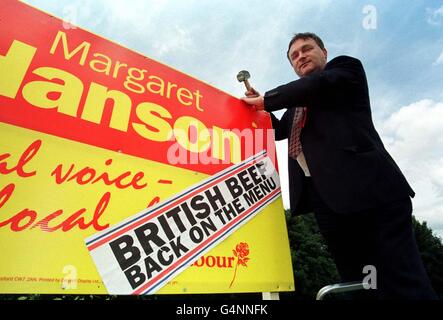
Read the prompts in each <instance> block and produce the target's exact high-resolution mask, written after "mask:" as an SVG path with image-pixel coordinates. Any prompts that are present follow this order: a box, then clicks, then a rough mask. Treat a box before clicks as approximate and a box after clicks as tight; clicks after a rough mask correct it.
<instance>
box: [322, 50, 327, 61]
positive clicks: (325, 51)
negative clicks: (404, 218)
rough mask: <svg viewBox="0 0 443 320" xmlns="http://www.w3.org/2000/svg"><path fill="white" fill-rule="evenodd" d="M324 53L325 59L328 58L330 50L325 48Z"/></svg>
mask: <svg viewBox="0 0 443 320" xmlns="http://www.w3.org/2000/svg"><path fill="white" fill-rule="evenodd" d="M323 53H324V54H325V59H326V60H328V50H326V49H323Z"/></svg>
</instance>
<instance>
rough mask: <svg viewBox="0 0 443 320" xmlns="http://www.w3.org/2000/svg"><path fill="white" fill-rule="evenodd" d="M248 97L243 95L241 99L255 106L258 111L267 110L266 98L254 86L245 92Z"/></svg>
mask: <svg viewBox="0 0 443 320" xmlns="http://www.w3.org/2000/svg"><path fill="white" fill-rule="evenodd" d="M245 95H246V97H242V98H241V100H243V101H244V102H246V103H247V104H249V105H251V106H254V107H255V109H256V110H257V111H262V110H265V100H264V98H263V96H262V95H260V93H259V92H258V91H256V90H255V89H254V88H251V90H250V91H247V92H245Z"/></svg>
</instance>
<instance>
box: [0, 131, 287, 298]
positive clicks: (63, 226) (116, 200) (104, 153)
mask: <svg viewBox="0 0 443 320" xmlns="http://www.w3.org/2000/svg"><path fill="white" fill-rule="evenodd" d="M0 137H1V138H0V250H1V252H2V264H1V265H0V292H3V293H24V292H28V293H34V292H38V293H78V294H82V293H84V294H85V293H87V294H100V293H106V289H105V287H104V285H103V283H102V281H101V278H100V276H99V274H98V272H97V270H96V267H95V265H94V263H93V261H92V259H91V257H90V255H89V253H88V250H87V248H86V246H85V245H84V239H85V238H86V237H88V236H90V235H92V234H94V233H96V232H98V231H102V230H104V229H105V228H107V227H109V226H112V225H114V224H116V223H118V222H120V221H122V220H123V219H125V218H127V217H129V216H131V215H133V214H134V213H137V212H139V211H141V210H143V209H144V208H146V207H148V206H150V205H153V204H155V203H158V202H160V201H162V200H164V199H166V198H168V197H170V196H172V195H174V194H176V193H178V192H180V191H181V190H184V189H186V187H188V186H189V185H193V184H195V183H197V182H198V181H201V180H203V179H204V178H206V177H208V176H207V175H204V174H201V173H197V172H193V171H190V170H186V169H182V168H176V167H174V166H170V165H166V164H161V163H158V162H154V161H150V160H145V159H141V158H137V157H134V156H129V155H126V154H123V153H119V152H112V151H109V150H106V149H101V148H97V147H92V146H89V145H86V144H83V143H80V142H74V141H70V140H67V139H63V138H59V137H56V136H52V135H47V134H43V133H40V132H36V131H33V130H29V129H23V128H19V127H16V126H12V125H8V124H3V123H0ZM140 147H141V148H142V147H143V146H140ZM281 207H282V204H281V198H279V199H278V200H277V201H274V202H273V203H272V204H271V205H269V206H268V207H266V208H265V209H264V210H263V211H262V212H261V213H260V214H259V215H257V217H255V218H254V219H253V220H251V221H250V222H248V223H247V224H246V225H245V226H243V227H241V228H240V229H239V230H238V231H237V232H235V233H234V234H233V235H231V236H230V237H228V238H227V239H226V240H225V241H223V242H222V243H221V244H220V245H218V246H217V247H216V248H214V249H213V250H211V251H210V252H209V253H208V254H206V255H205V256H203V257H201V258H200V259H199V260H197V261H196V262H195V263H194V264H193V265H192V266H191V267H189V268H188V269H187V270H185V271H184V272H183V273H181V274H180V275H179V276H177V277H176V278H174V279H172V280H171V281H170V282H169V283H168V284H167V285H166V286H165V287H163V288H162V289H161V290H160V291H159V292H158V293H210V292H212V293H213V292H248V291H249V292H251V291H289V290H293V280H292V269H291V265H290V260H289V259H287V252H288V250H289V248H288V238H287V233H286V232H281V230H285V229H286V225H285V221H284V216H283V215H282V214H281V212H280V211H281ZM196 280H198V281H196Z"/></svg>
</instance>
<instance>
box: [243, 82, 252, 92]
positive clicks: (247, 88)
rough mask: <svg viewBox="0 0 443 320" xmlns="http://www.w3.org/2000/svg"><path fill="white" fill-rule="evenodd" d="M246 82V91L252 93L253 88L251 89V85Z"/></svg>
mask: <svg viewBox="0 0 443 320" xmlns="http://www.w3.org/2000/svg"><path fill="white" fill-rule="evenodd" d="M244 82H245V86H246V90H247V91H248V92H249V91H252V88H251V85H250V84H249V81H248V79H246V80H245V81H244Z"/></svg>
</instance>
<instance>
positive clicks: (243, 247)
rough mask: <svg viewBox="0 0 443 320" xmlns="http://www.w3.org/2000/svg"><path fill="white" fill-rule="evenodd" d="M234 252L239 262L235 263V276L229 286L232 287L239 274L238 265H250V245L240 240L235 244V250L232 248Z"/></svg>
mask: <svg viewBox="0 0 443 320" xmlns="http://www.w3.org/2000/svg"><path fill="white" fill-rule="evenodd" d="M232 252H233V253H234V256H235V257H236V258H237V263H236V264H235V270H234V277H233V278H232V281H231V284H230V285H229V288H231V287H232V285H233V283H234V280H235V277H236V276H237V268H238V266H239V265H241V266H243V267H246V268H247V267H248V265H247V263H248V261H249V258H248V257H247V256H248V255H249V245H248V244H247V243H245V242H240V243H239V244H237V245H236V246H235V250H232Z"/></svg>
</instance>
